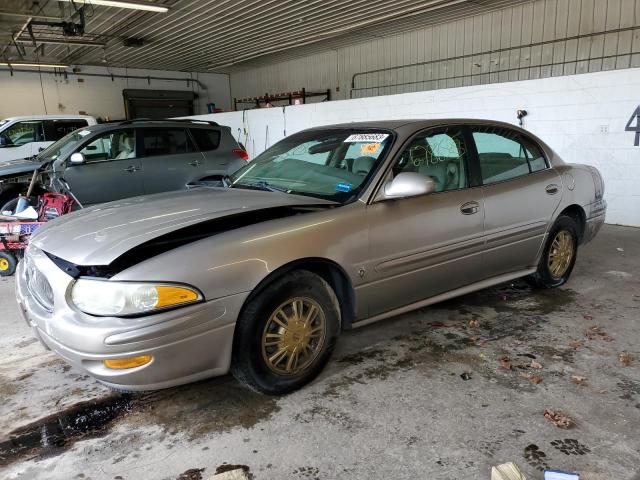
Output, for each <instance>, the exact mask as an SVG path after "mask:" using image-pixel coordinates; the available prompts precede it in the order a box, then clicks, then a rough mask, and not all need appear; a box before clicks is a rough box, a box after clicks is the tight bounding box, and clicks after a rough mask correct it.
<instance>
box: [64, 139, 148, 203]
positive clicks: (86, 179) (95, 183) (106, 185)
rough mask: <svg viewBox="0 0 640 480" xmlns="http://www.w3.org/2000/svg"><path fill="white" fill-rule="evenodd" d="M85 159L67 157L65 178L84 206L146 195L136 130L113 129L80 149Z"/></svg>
mask: <svg viewBox="0 0 640 480" xmlns="http://www.w3.org/2000/svg"><path fill="white" fill-rule="evenodd" d="M79 152H80V153H82V154H83V155H84V158H85V162H84V163H82V164H79V165H73V164H71V163H70V161H69V160H67V164H66V167H65V169H64V172H63V175H62V178H63V179H64V180H65V181H66V182H67V183H68V184H69V187H70V188H71V191H72V192H73V194H74V195H75V196H76V198H77V199H78V200H79V201H80V203H81V204H82V205H83V206H86V205H92V204H96V203H104V202H110V201H112V200H119V199H121V198H128V197H135V196H137V195H142V194H144V189H143V181H142V179H143V176H142V174H143V171H142V164H141V162H140V159H139V158H138V157H137V149H136V142H135V135H134V130H133V129H124V130H115V131H114V130H111V131H109V132H106V133H103V134H101V135H99V136H97V137H95V138H93V139H91V140H90V141H89V143H87V144H85V145H84V146H83V147H81V148H80V150H79Z"/></svg>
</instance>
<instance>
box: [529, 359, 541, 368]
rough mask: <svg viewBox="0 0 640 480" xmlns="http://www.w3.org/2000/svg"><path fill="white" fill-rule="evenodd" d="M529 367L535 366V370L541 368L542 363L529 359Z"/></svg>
mask: <svg viewBox="0 0 640 480" xmlns="http://www.w3.org/2000/svg"><path fill="white" fill-rule="evenodd" d="M530 367H531V368H535V369H537V370H541V369H542V364H541V363H538V362H536V361H535V360H531V365H530Z"/></svg>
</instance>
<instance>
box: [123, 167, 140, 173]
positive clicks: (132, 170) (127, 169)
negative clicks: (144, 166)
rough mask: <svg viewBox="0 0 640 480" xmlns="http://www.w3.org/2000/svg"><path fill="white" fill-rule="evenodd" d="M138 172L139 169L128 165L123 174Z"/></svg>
mask: <svg viewBox="0 0 640 480" xmlns="http://www.w3.org/2000/svg"><path fill="white" fill-rule="evenodd" d="M138 170H140V169H139V168H138V167H134V166H133V165H130V166H128V167H127V168H125V169H124V171H125V172H129V173H133V172H137V171H138Z"/></svg>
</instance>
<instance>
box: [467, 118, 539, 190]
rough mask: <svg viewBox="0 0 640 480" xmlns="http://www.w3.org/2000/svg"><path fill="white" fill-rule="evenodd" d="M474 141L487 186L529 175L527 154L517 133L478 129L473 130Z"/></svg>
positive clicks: (504, 130) (488, 128) (483, 179)
mask: <svg viewBox="0 0 640 480" xmlns="http://www.w3.org/2000/svg"><path fill="white" fill-rule="evenodd" d="M473 139H474V141H475V143H476V148H477V150H478V159H479V162H480V171H481V173H482V183H484V184H485V185H487V184H491V183H497V182H502V181H504V180H510V179H513V178H518V177H521V176H523V175H528V174H529V172H530V170H529V162H528V161H527V153H526V152H525V147H524V145H523V144H522V143H521V140H520V136H519V134H518V133H517V132H514V131H510V130H506V129H501V128H494V127H478V128H474V129H473ZM543 160H544V158H543Z"/></svg>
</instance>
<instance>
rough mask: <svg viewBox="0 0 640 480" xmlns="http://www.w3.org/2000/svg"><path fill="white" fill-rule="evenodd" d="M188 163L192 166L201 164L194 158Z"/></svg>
mask: <svg viewBox="0 0 640 480" xmlns="http://www.w3.org/2000/svg"><path fill="white" fill-rule="evenodd" d="M189 165H191V166H192V167H199V166H200V165H202V162H200V160H194V161H193V162H189Z"/></svg>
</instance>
